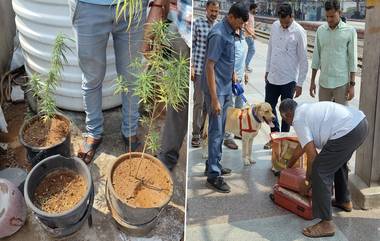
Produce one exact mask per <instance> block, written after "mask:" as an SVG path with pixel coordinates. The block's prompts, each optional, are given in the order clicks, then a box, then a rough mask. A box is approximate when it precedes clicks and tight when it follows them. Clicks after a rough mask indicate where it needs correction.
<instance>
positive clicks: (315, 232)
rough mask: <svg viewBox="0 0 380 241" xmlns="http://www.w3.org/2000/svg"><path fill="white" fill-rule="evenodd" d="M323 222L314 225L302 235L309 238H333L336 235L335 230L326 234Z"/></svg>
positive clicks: (305, 229) (304, 230)
mask: <svg viewBox="0 0 380 241" xmlns="http://www.w3.org/2000/svg"><path fill="white" fill-rule="evenodd" d="M322 222H323V221H321V222H319V223H317V224H314V225H312V226H310V227H307V228H304V229H303V232H302V234H303V235H305V236H306V237H309V238H322V237H332V236H334V235H335V230H334V231H330V232H325V231H324V230H323V228H322V224H321V223H322Z"/></svg>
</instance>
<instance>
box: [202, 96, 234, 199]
mask: <svg viewBox="0 0 380 241" xmlns="http://www.w3.org/2000/svg"><path fill="white" fill-rule="evenodd" d="M229 98H230V96H229V95H226V96H221V95H219V96H218V100H219V103H220V105H221V108H222V110H221V113H220V114H219V115H216V114H213V113H212V109H211V97H210V96H209V95H205V102H206V106H207V108H208V114H209V127H208V140H209V141H208V153H209V155H208V160H207V165H208V172H207V185H211V186H212V187H213V188H215V189H216V190H217V191H218V192H223V193H228V192H230V187H229V186H228V184H227V183H226V182H225V181H224V179H223V177H221V175H222V174H227V173H223V169H222V165H221V164H220V161H221V159H222V141H223V135H224V128H225V123H226V116H227V115H226V113H227V107H228V106H227V104H228V101H229Z"/></svg>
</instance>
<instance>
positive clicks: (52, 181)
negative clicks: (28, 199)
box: [34, 169, 87, 213]
mask: <svg viewBox="0 0 380 241" xmlns="http://www.w3.org/2000/svg"><path fill="white" fill-rule="evenodd" d="M86 189H87V184H86V181H85V180H84V178H83V177H82V176H80V175H79V174H77V173H76V172H74V171H72V170H69V169H58V170H56V171H53V172H51V173H49V174H48V175H47V176H46V177H45V178H44V179H43V180H42V181H41V183H40V184H38V186H37V188H36V191H35V193H34V199H35V201H34V204H35V205H36V206H37V207H38V208H39V209H41V210H43V211H45V212H48V213H61V212H64V211H66V210H69V209H71V208H73V207H74V206H75V205H76V204H78V203H79V201H80V200H81V199H82V198H83V197H84V195H85V192H86Z"/></svg>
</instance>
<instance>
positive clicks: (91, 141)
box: [77, 136, 102, 165]
mask: <svg viewBox="0 0 380 241" xmlns="http://www.w3.org/2000/svg"><path fill="white" fill-rule="evenodd" d="M101 142H102V138H100V139H95V138H92V137H90V136H88V137H85V138H84V140H83V142H82V144H81V146H80V148H79V151H78V154H77V156H78V157H79V158H80V159H82V160H83V161H84V163H86V164H87V165H88V164H90V163H91V161H92V159H93V158H94V156H95V153H96V149H97V148H98V147H99V145H100V143H101Z"/></svg>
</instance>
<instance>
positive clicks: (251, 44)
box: [245, 37, 256, 67]
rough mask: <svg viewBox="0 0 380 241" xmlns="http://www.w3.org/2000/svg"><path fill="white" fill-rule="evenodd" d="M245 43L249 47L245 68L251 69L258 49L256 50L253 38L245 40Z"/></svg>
mask: <svg viewBox="0 0 380 241" xmlns="http://www.w3.org/2000/svg"><path fill="white" fill-rule="evenodd" d="M245 41H246V42H247V45H248V52H247V58H246V59H245V67H249V65H250V64H251V61H252V58H253V56H254V55H255V52H256V48H255V41H254V40H253V38H252V37H247V38H245Z"/></svg>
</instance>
